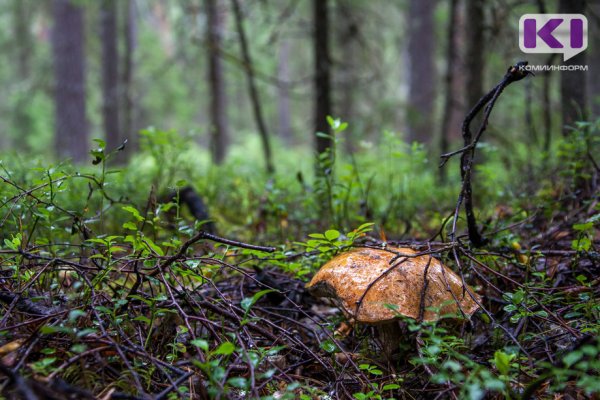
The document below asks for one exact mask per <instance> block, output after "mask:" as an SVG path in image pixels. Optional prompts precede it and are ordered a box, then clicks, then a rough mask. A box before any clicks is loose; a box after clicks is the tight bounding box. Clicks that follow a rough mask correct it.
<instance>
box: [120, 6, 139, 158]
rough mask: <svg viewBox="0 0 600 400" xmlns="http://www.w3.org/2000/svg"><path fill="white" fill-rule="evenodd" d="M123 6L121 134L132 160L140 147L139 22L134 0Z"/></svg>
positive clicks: (126, 153)
mask: <svg viewBox="0 0 600 400" xmlns="http://www.w3.org/2000/svg"><path fill="white" fill-rule="evenodd" d="M122 4H123V11H124V12H123V14H124V18H123V25H122V29H123V34H122V36H123V38H124V52H123V58H122V61H123V73H122V74H121V93H122V94H123V96H122V109H123V118H121V127H122V128H121V132H122V135H123V139H126V140H127V146H125V149H124V150H123V151H124V153H125V158H126V159H130V158H131V155H132V154H133V152H134V151H135V150H136V149H137V147H138V140H137V135H136V132H135V131H136V130H137V124H136V122H135V115H136V114H135V102H134V98H133V96H134V87H133V85H134V79H133V77H134V70H135V63H134V54H135V48H136V47H137V43H136V42H137V20H136V14H135V3H134V0H125V1H124V2H122Z"/></svg>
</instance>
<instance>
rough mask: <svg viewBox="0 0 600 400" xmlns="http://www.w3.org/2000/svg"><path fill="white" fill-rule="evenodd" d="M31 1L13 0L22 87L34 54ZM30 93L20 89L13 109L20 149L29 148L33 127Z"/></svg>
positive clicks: (29, 76) (16, 67) (28, 76)
mask: <svg viewBox="0 0 600 400" xmlns="http://www.w3.org/2000/svg"><path fill="white" fill-rule="evenodd" d="M31 11H32V10H31V3H29V2H26V1H23V0H13V17H12V22H13V33H14V37H15V40H16V43H18V45H17V46H15V49H16V62H15V63H13V65H14V66H15V72H16V74H15V76H16V77H17V79H18V80H19V81H20V82H21V87H25V85H24V84H25V83H26V82H27V81H29V80H30V78H31V55H32V54H33V51H34V48H33V36H32V34H31V29H30V21H31V16H32V15H31V14H32V12H31ZM29 100H30V95H29V93H28V92H27V91H26V90H23V91H20V93H19V95H18V97H17V99H16V104H15V107H14V110H13V115H12V117H13V121H14V123H13V128H14V130H15V132H13V137H15V136H16V137H17V138H18V139H17V140H15V141H14V147H15V148H16V149H19V150H26V149H27V140H26V139H27V136H28V135H29V134H30V132H31V129H32V124H33V121H32V118H31V115H30V113H29V112H28V104H29Z"/></svg>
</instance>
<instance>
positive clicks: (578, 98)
mask: <svg viewBox="0 0 600 400" xmlns="http://www.w3.org/2000/svg"><path fill="white" fill-rule="evenodd" d="M585 3H586V2H585V0H560V2H559V12H560V13H563V14H585ZM563 64H564V65H586V53H585V51H584V52H581V53H579V54H577V55H576V56H575V57H573V58H570V59H568V60H567V61H565V62H564V63H563ZM586 75H587V73H586V72H582V71H561V73H560V97H561V99H560V100H561V105H562V124H563V134H564V135H566V134H568V133H569V129H568V128H567V126H574V125H575V122H576V121H581V120H584V119H586V115H587V108H586V107H587V96H586V90H587V88H586V79H585V77H586Z"/></svg>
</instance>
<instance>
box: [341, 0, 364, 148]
mask: <svg viewBox="0 0 600 400" xmlns="http://www.w3.org/2000/svg"><path fill="white" fill-rule="evenodd" d="M338 13H339V16H340V17H341V21H340V23H339V24H336V27H337V28H338V29H337V32H336V33H337V35H336V36H337V42H338V45H339V46H340V47H341V54H342V58H343V60H344V62H343V63H341V65H340V68H339V71H336V72H337V76H338V79H337V80H338V81H339V82H340V86H339V93H340V99H339V102H340V103H339V108H340V110H341V112H340V118H342V119H343V120H344V121H346V122H347V123H348V129H347V130H346V131H344V141H343V143H344V148H345V151H346V153H348V154H352V153H354V150H355V140H356V138H355V137H354V134H353V133H354V132H357V131H358V126H357V124H358V119H357V118H356V115H355V113H356V99H355V94H356V93H357V91H356V79H357V74H356V72H357V64H358V61H357V59H359V57H358V54H359V51H360V48H359V46H358V43H359V41H358V40H359V21H357V19H358V16H357V15H356V12H354V9H353V4H352V2H351V1H343V2H339V3H338Z"/></svg>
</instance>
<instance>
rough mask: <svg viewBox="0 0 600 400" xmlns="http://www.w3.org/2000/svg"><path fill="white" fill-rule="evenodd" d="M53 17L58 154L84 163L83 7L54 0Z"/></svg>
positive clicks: (85, 130) (85, 147) (86, 147)
mask: <svg viewBox="0 0 600 400" xmlns="http://www.w3.org/2000/svg"><path fill="white" fill-rule="evenodd" d="M53 18H54V28H53V30H52V51H53V59H54V75H55V149H56V153H57V155H58V157H71V158H72V159H73V161H74V162H77V163H81V162H83V161H85V160H86V159H87V153H88V150H89V143H88V124H87V119H86V113H85V105H86V101H85V53H84V42H85V39H84V29H83V26H84V20H83V10H82V8H81V7H80V6H77V5H75V4H74V3H72V2H71V1H69V0H54V2H53Z"/></svg>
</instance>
